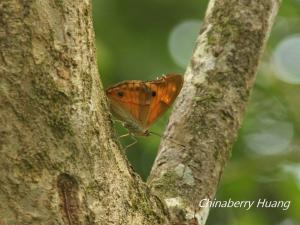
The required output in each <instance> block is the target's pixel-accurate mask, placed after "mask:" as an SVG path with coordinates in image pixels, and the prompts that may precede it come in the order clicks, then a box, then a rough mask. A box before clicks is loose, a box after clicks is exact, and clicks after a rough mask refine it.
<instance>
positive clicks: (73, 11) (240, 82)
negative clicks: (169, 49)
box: [0, 0, 279, 225]
mask: <svg viewBox="0 0 300 225" xmlns="http://www.w3.org/2000/svg"><path fill="white" fill-rule="evenodd" d="M278 4H279V3H278V1H276V0H260V1H254V0H253V1H233V0H225V1H223V0H222V1H221V0H212V1H211V3H210V7H209V10H208V12H207V16H206V22H205V27H204V29H203V31H202V34H201V35H200V36H199V39H198V42H197V46H196V49H195V52H194V56H193V58H192V61H191V64H190V67H189V68H188V70H187V73H186V76H185V81H186V82H185V86H184V89H183V92H182V94H181V97H180V98H179V100H178V101H177V104H176V107H175V113H174V114H173V115H172V117H171V120H170V124H169V126H168V129H167V135H168V136H172V137H173V138H175V139H176V140H177V141H180V142H181V143H183V144H184V145H185V146H186V148H184V149H183V148H180V147H179V146H176V145H173V144H172V143H170V142H168V141H166V140H165V141H164V142H163V143H162V145H161V146H162V149H161V151H160V154H159V156H158V159H157V161H156V164H155V167H154V169H153V171H152V175H151V178H150V180H149V182H150V184H151V188H152V189H153V190H154V191H155V193H157V194H158V195H159V196H160V197H161V199H159V198H158V197H157V196H156V195H153V194H152V193H151V192H150V189H149V188H148V187H147V186H146V184H144V183H143V182H142V181H141V180H140V178H139V177H138V176H136V174H135V173H134V172H133V171H132V169H131V168H130V166H129V165H128V163H127V160H126V157H125V156H124V154H123V152H122V151H121V150H120V149H119V146H118V143H117V142H116V141H115V140H116V138H115V136H114V135H113V130H112V128H111V127H112V126H111V123H110V117H109V114H108V109H107V105H106V100H105V97H104V93H103V88H102V85H101V83H100V80H99V76H98V72H97V66H96V60H95V46H94V33H93V28H92V20H91V3H90V1H88V0H84V1H79V0H75V1H74V0H65V1H59V0H43V1H37V0H30V1H17V0H2V1H1V2H0V76H1V77H0V81H1V83H0V121H1V122H0V123H1V126H0V155H1V157H0V200H1V201H0V224H1V225H2V224H7V225H8V224H22V225H23V224H67V225H75V224H76V225H77V224H101V225H105V224H122V225H124V224H137V225H141V224H143V225H144V224H145V225H147V224H149V225H153V224H169V216H168V215H169V213H168V211H166V209H165V207H164V205H163V202H166V203H167V206H168V207H169V209H170V212H171V218H172V223H174V224H192V222H196V220H195V218H198V219H199V220H205V218H206V217H205V216H204V214H203V213H204V212H207V211H203V210H201V209H198V208H197V204H198V201H199V199H201V198H203V197H207V196H208V197H210V198H211V197H212V196H213V195H214V193H215V191H216V187H217V183H218V180H219V178H220V174H221V172H222V171H223V167H224V164H225V161H226V159H227V155H228V153H229V149H230V148H231V145H232V143H233V141H234V137H235V136H236V133H237V129H238V127H239V125H240V120H241V118H242V114H243V111H244V108H245V104H246V101H247V99H248V95H249V90H250V89H251V86H252V83H253V80H254V74H255V70H256V66H257V63H258V60H259V56H260V54H261V52H262V49H263V46H264V44H265V42H266V39H267V38H266V37H267V36H268V33H269V31H270V27H271V25H272V22H273V18H274V15H275V14H276V10H277V8H278ZM179 132H180V133H179ZM179 213H182V214H181V215H182V217H179V216H178V215H179ZM198 222H199V221H198ZM199 224H201V222H199Z"/></svg>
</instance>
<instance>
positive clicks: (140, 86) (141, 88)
mask: <svg viewBox="0 0 300 225" xmlns="http://www.w3.org/2000/svg"><path fill="white" fill-rule="evenodd" d="M182 83H183V78H182V76H180V75H166V76H164V77H162V78H160V79H158V80H155V81H124V82H121V83H119V84H116V85H114V86H112V87H110V88H108V89H107V90H106V95H107V97H108V99H109V102H110V107H111V111H112V113H113V114H114V115H115V116H116V117H117V118H119V119H120V120H122V121H124V122H125V123H126V124H127V127H129V128H130V129H131V132H132V133H136V134H143V133H145V131H147V129H148V128H149V127H150V126H151V125H152V124H153V123H154V122H155V121H156V120H157V119H158V118H159V117H160V116H161V115H162V114H163V113H164V112H165V111H166V110H167V109H168V108H169V107H170V105H171V104H172V103H173V102H174V100H175V98H176V97H177V95H178V94H179V92H180V90H181V88H182Z"/></svg>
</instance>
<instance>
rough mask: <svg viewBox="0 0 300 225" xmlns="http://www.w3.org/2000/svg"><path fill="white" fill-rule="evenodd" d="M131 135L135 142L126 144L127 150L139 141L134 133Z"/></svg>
mask: <svg viewBox="0 0 300 225" xmlns="http://www.w3.org/2000/svg"><path fill="white" fill-rule="evenodd" d="M128 134H129V133H128ZM130 137H131V138H132V139H133V142H132V143H130V144H129V145H127V146H125V148H124V150H126V149H128V148H130V147H131V146H133V145H135V144H136V143H137V141H138V140H137V139H136V138H135V137H134V136H133V135H130Z"/></svg>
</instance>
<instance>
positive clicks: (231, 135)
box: [148, 0, 280, 225]
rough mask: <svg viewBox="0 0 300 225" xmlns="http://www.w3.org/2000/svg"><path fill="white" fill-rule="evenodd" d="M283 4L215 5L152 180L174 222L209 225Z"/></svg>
mask: <svg viewBox="0 0 300 225" xmlns="http://www.w3.org/2000/svg"><path fill="white" fill-rule="evenodd" d="M279 4H280V1H279V0H259V1H255V0H247V1H246V0H243V1H240V0H211V1H210V3H209V6H208V9H207V13H206V17H205V22H204V27H203V29H202V30H201V32H200V34H199V37H198V39H197V43H196V46H195V49H194V53H193V56H192V58H191V61H190V64H189V66H188V68H187V71H186V73H185V83H184V87H183V90H182V91H181V94H180V96H179V97H178V99H177V101H176V103H175V106H174V112H173V114H172V115H171V117H170V121H169V124H168V127H167V129H166V132H165V135H166V137H168V138H172V139H175V140H176V141H177V142H180V143H181V144H183V145H185V146H186V147H185V148H183V147H181V146H180V145H176V144H174V143H173V142H170V141H168V139H167V138H165V139H163V141H162V143H161V145H160V151H159V154H158V156H157V158H156V161H155V164H154V166H153V169H152V171H151V175H150V177H149V179H148V183H149V184H150V186H151V188H152V190H153V191H154V192H155V193H157V194H158V195H159V196H160V197H161V198H162V199H164V201H165V202H166V204H167V206H168V207H169V209H170V213H171V218H172V222H173V223H174V224H180V225H182V224H194V223H193V222H196V221H197V222H198V224H204V223H205V221H206V218H207V215H208V211H209V208H208V207H206V208H205V207H204V208H200V207H199V206H198V205H199V202H200V200H201V199H204V198H209V199H213V198H214V195H215V193H216V190H217V185H218V183H219V180H220V177H221V174H222V172H223V170H224V166H225V163H226V161H227V159H228V156H229V155H230V151H231V148H232V145H233V143H234V141H235V138H236V136H237V133H238V129H239V127H240V125H241V121H242V118H243V115H244V111H245V107H246V104H247V101H248V99H249V93H250V91H251V88H252V86H253V83H254V80H255V74H256V69H257V65H258V62H259V59H260V57H261V54H262V52H263V49H264V46H265V44H266V41H267V39H268V36H269V34H270V30H271V27H272V24H273V22H274V18H275V15H276V13H277V10H278V7H279Z"/></svg>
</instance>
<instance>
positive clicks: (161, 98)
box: [145, 75, 183, 127]
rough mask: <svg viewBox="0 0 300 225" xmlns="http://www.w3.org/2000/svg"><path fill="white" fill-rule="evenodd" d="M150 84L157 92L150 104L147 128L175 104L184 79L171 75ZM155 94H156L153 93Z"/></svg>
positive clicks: (146, 122)
mask: <svg viewBox="0 0 300 225" xmlns="http://www.w3.org/2000/svg"><path fill="white" fill-rule="evenodd" d="M159 81H160V82H156V83H155V82H153V83H152V82H149V86H150V87H151V89H152V90H153V91H155V92H156V94H155V97H153V100H152V102H151V104H150V109H149V114H148V116H147V119H146V121H145V127H149V126H151V124H153V123H154V122H155V121H156V120H157V119H158V118H159V117H160V116H161V115H162V114H163V113H164V112H165V111H167V109H168V108H169V107H170V106H171V105H172V104H173V102H174V101H175V99H176V97H177V95H178V94H179V92H180V90H181V88H182V84H183V79H182V76H180V75H169V76H166V77H163V78H161V79H160V80H159ZM153 93H154V92H153Z"/></svg>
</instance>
